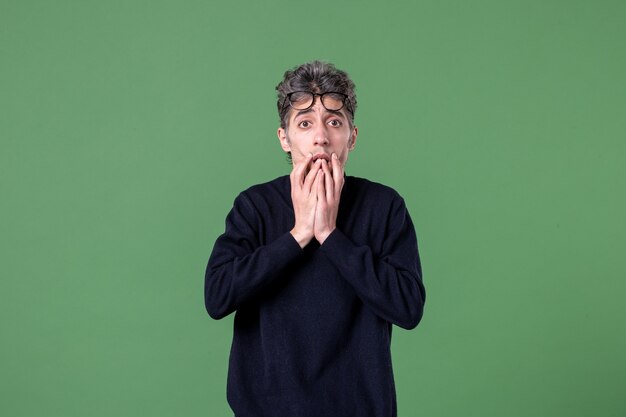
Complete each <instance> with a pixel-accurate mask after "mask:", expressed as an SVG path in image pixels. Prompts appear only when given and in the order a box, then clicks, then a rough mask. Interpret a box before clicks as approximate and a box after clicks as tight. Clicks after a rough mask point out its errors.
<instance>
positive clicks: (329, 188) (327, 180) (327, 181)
mask: <svg viewBox="0 0 626 417" xmlns="http://www.w3.org/2000/svg"><path fill="white" fill-rule="evenodd" d="M322 169H323V170H324V188H325V191H326V194H325V195H324V198H325V199H326V201H330V200H331V199H332V198H333V194H334V193H333V190H334V188H335V187H334V186H333V176H332V175H331V174H330V167H329V165H328V162H326V161H324V162H322Z"/></svg>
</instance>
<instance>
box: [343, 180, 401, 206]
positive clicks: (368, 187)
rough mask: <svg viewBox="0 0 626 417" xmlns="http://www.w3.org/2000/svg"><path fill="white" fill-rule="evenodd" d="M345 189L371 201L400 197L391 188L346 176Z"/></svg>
mask: <svg viewBox="0 0 626 417" xmlns="http://www.w3.org/2000/svg"><path fill="white" fill-rule="evenodd" d="M345 186H346V189H347V190H351V191H352V190H354V192H355V193H358V194H363V195H365V196H368V197H369V198H372V199H385V200H395V199H400V200H402V197H401V196H400V194H399V193H398V192H397V191H396V190H395V189H394V188H392V187H391V186H389V185H386V184H382V183H380V182H376V181H372V180H370V179H367V178H361V177H353V176H346V185H345Z"/></svg>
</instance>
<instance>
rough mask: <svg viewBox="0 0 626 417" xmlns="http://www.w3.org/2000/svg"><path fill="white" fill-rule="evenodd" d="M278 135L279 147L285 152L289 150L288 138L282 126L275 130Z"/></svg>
mask: <svg viewBox="0 0 626 417" xmlns="http://www.w3.org/2000/svg"><path fill="white" fill-rule="evenodd" d="M276 135H277V136H278V140H279V141H280V147H281V148H283V151H285V152H291V145H290V144H289V139H288V138H287V132H286V131H285V129H283V128H282V127H279V128H278V131H277V132H276Z"/></svg>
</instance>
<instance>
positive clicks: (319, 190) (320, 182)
mask: <svg viewBox="0 0 626 417" xmlns="http://www.w3.org/2000/svg"><path fill="white" fill-rule="evenodd" d="M325 176H326V175H324V171H323V170H321V169H318V170H317V175H316V177H315V191H316V194H317V202H318V203H323V202H324V201H326V194H325V191H324V188H325V187H324V177H325Z"/></svg>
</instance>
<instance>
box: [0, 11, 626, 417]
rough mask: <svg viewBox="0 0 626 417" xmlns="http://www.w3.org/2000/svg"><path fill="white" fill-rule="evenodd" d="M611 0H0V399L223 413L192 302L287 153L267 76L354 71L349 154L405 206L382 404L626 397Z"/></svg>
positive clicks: (621, 120) (621, 74)
mask: <svg viewBox="0 0 626 417" xmlns="http://www.w3.org/2000/svg"><path fill="white" fill-rule="evenodd" d="M625 21H626V3H624V2H623V1H595V2H591V1H588V2H583V1H564V0H563V1H550V0H543V1H495V0H494V1H487V0H480V1H474V2H466V1H460V0H459V1H415V2H389V3H382V2H363V1H359V2H357V1H352V2H341V1H317V2H293V1H276V0H272V1H269V2H261V1H254V2H253V1H240V2H232V3H227V2H215V1H177V2H175V1H122V0H119V1H17V0H16V1H7V0H0V129H1V130H0V135H1V136H0V140H1V142H0V146H1V148H0V185H1V198H0V210H1V216H0V244H1V246H0V256H1V266H0V268H1V271H2V272H1V275H2V278H1V280H0V297H1V300H0V325H1V328H0V331H1V334H0V336H1V345H0V360H1V370H0V373H1V375H2V377H1V378H0V396H1V398H0V414H1V415H2V416H11V417H18V416H25V417H26V416H28V417H32V416H63V417H69V416H81V417H82V416H140V415H151V416H227V415H231V413H230V409H229V408H228V404H227V402H226V398H225V390H226V371H227V360H228V351H229V347H230V341H231V336H232V316H229V317H228V318H226V319H224V320H221V321H214V320H211V319H210V318H209V316H208V315H207V314H206V312H205V310H204V304H203V280H204V268H205V265H206V262H207V259H208V256H209V254H210V252H211V248H212V244H213V242H214V240H215V238H216V237H217V236H218V235H219V234H220V233H222V231H223V228H224V218H225V216H226V214H227V212H228V210H229V209H230V207H231V206H232V202H233V200H234V198H235V196H236V195H237V194H238V193H239V192H240V191H241V190H243V189H245V188H247V187H248V186H250V185H252V184H254V183H259V182H262V181H267V180H270V179H272V178H274V177H276V176H279V175H283V174H286V173H288V172H289V166H288V165H287V163H286V161H285V157H284V155H283V153H282V151H281V150H280V148H279V145H278V140H277V139H276V133H275V132H276V128H277V127H278V117H277V115H276V110H275V91H274V87H275V85H276V84H277V83H278V82H279V81H280V79H281V77H282V73H283V72H284V71H285V70H286V69H288V68H291V67H293V66H295V65H297V64H300V63H302V62H304V61H307V60H312V59H323V60H328V61H331V62H333V63H335V64H336V65H337V66H338V67H339V68H342V69H345V70H347V71H348V72H349V73H350V75H351V76H352V78H353V79H354V81H355V82H356V85H357V94H358V98H359V109H358V111H357V115H356V124H357V126H358V127H359V138H358V142H357V147H356V149H355V151H354V152H353V153H352V154H351V157H350V158H351V159H350V161H349V163H348V167H347V172H348V174H349V175H357V176H363V177H367V178H370V179H372V180H376V181H378V182H382V183H385V184H388V185H390V186H392V187H394V188H396V189H397V190H398V191H399V192H400V194H401V195H403V196H404V197H405V200H406V203H407V206H408V208H409V210H410V212H411V215H412V217H413V220H414V223H415V227H416V231H417V235H418V240H419V243H420V253H421V256H422V262H423V268H424V282H425V284H426V288H427V294H428V299H427V304H426V309H425V315H424V319H423V321H422V323H421V324H420V326H419V327H418V328H417V329H415V330H413V331H405V330H402V329H400V328H395V330H394V339H393V344H392V349H393V355H394V369H395V377H396V384H397V393H398V406H399V415H400V417H409V416H429V417H439V416H441V417H449V416H464V417H465V416H480V417H483V416H568V417H572V416H624V415H626V400H625V398H626V396H625V395H624V394H625V392H626V354H625V353H624V352H626V331H625V330H626V326H625V320H624V319H625V318H626V303H625V302H624V296H625V295H626V284H625V282H624V279H625V278H626V274H625V273H624V272H625V268H624V263H623V254H624V252H625V251H624V249H625V245H624V235H625V232H626V227H625V226H626V222H625V220H624V212H626V200H625V195H624V180H625V179H626V172H625V171H626V170H625V168H624V166H625V164H624V157H625V150H626V149H625V145H624V140H625V138H626V135H625V133H626V117H625V110H626V25H625V24H624V22H625Z"/></svg>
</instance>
